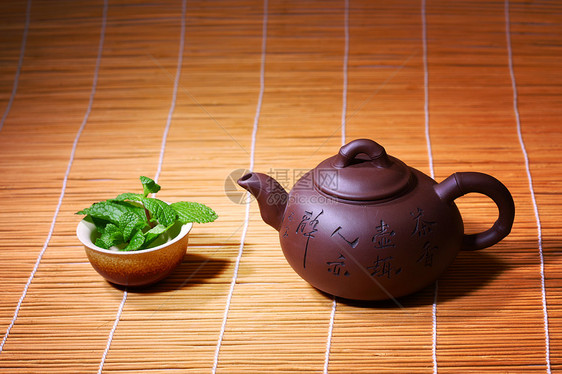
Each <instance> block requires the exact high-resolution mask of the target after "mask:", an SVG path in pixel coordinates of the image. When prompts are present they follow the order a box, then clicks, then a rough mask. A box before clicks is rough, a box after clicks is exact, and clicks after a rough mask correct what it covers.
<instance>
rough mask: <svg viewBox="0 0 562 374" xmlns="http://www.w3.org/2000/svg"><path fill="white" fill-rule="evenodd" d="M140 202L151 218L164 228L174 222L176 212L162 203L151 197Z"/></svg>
mask: <svg viewBox="0 0 562 374" xmlns="http://www.w3.org/2000/svg"><path fill="white" fill-rule="evenodd" d="M142 202H143V204H144V207H145V208H146V209H148V211H149V212H150V215H151V216H152V218H154V219H156V220H157V221H158V223H161V224H162V225H164V226H170V225H172V224H173V223H174V222H175V220H176V218H177V214H176V211H175V210H174V209H172V208H171V207H170V206H169V205H168V204H167V203H165V202H164V201H162V200H158V199H155V198H152V197H145V198H144V199H143V201H142Z"/></svg>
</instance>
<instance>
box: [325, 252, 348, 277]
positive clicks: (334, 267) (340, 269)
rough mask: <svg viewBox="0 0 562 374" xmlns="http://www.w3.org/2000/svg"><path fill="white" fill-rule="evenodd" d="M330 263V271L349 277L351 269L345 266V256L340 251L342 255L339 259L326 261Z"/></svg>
mask: <svg viewBox="0 0 562 374" xmlns="http://www.w3.org/2000/svg"><path fill="white" fill-rule="evenodd" d="M326 264H327V265H328V272H330V273H332V274H333V275H335V276H338V277H339V276H340V275H344V276H346V277H349V271H347V270H346V268H345V256H344V255H342V254H341V253H340V257H338V260H337V261H328V262H326Z"/></svg>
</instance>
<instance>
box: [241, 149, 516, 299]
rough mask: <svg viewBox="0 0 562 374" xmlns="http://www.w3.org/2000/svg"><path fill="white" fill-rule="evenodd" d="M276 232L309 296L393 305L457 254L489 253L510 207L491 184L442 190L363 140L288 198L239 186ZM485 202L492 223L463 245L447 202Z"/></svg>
mask: <svg viewBox="0 0 562 374" xmlns="http://www.w3.org/2000/svg"><path fill="white" fill-rule="evenodd" d="M238 184H239V185H240V186H242V187H243V188H245V189H247V190H248V191H249V192H250V193H251V194H252V195H254V196H255V197H256V199H257V201H258V204H259V207H260V211H261V216H262V218H263V220H264V221H265V222H266V223H267V224H269V225H271V226H272V227H274V228H275V229H276V230H278V231H279V238H280V241H281V247H282V249H283V252H284V254H285V257H286V259H287V261H288V262H289V264H290V265H291V266H292V267H293V269H294V270H295V271H296V272H297V273H298V274H299V275H300V276H301V277H302V278H303V279H305V280H306V281H308V282H309V283H310V284H311V285H313V286H314V287H316V288H318V289H320V290H322V291H324V292H327V293H329V294H332V295H335V296H339V297H343V298H347V299H357V300H382V299H392V298H397V297H400V296H404V295H407V294H410V293H412V292H415V291H418V290H420V289H422V288H424V287H426V286H428V285H430V284H431V283H433V282H434V281H435V280H436V279H437V278H438V277H439V276H440V275H441V274H442V273H443V272H444V271H445V269H446V268H447V267H448V266H449V265H450V264H451V262H453V260H454V259H455V257H456V255H457V253H458V252H459V250H468V251H471V250H476V249H482V248H485V247H489V246H491V245H494V244H496V243H497V242H499V241H500V240H501V239H503V238H504V237H506V236H507V235H508V234H509V232H510V231H511V227H512V225H513V219H514V215H515V207H514V203H513V198H512V197H511V194H510V193H509V191H508V190H507V188H506V187H505V186H504V185H503V184H502V183H501V182H499V181H498V180H497V179H495V178H494V177H491V176H489V175H487V174H482V173H475V172H461V173H455V174H453V175H451V176H449V177H448V178H447V179H445V180H444V181H442V182H441V183H436V182H435V181H434V180H433V179H432V178H430V177H428V176H427V175H425V174H423V173H422V172H420V171H418V170H416V169H414V168H411V167H409V166H407V165H406V164H404V163H403V162H402V161H400V160H398V159H396V158H394V157H392V156H388V155H387V154H386V151H385V149H384V148H383V147H382V146H380V145H379V144H377V143H375V142H374V141H372V140H368V139H358V140H354V141H352V142H350V143H348V144H347V145H345V146H343V147H341V149H340V152H339V154H337V155H335V156H333V157H330V158H328V159H326V160H324V161H322V162H321V163H320V164H319V165H318V166H317V167H316V168H315V169H313V170H311V171H309V172H308V173H306V174H305V175H304V176H303V177H302V178H301V179H300V180H299V181H298V182H297V183H296V184H295V185H294V187H293V189H292V191H291V192H290V193H289V194H288V193H287V192H286V191H285V190H284V189H283V187H281V185H280V184H279V183H278V182H277V181H275V180H274V179H273V178H271V177H269V176H267V175H265V174H260V173H249V174H246V175H245V176H243V177H242V178H240V179H239V180H238ZM469 192H479V193H482V194H485V195H487V196H489V197H490V198H491V199H492V200H493V201H494V202H495V203H496V205H497V207H498V210H499V217H498V219H497V221H496V222H495V223H494V225H493V226H492V227H491V228H490V229H488V230H487V231H484V232H481V233H478V234H473V235H465V234H464V227H463V221H462V218H461V215H460V213H459V210H458V209H457V207H456V205H455V203H454V200H455V199H456V198H457V197H460V196H462V195H465V194H467V193H469Z"/></svg>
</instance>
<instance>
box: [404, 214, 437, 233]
mask: <svg viewBox="0 0 562 374" xmlns="http://www.w3.org/2000/svg"><path fill="white" fill-rule="evenodd" d="M410 215H411V216H412V217H413V219H414V220H415V221H416V226H415V227H414V231H413V232H412V234H411V236H414V235H418V236H426V235H428V234H430V233H431V227H432V226H433V225H435V222H433V221H428V220H425V219H424V218H423V210H422V209H420V208H417V210H416V211H414V212H410Z"/></svg>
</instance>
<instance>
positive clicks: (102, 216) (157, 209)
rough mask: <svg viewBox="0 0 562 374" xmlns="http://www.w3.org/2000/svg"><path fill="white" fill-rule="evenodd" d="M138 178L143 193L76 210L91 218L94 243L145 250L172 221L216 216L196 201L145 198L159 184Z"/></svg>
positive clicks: (125, 249)
mask: <svg viewBox="0 0 562 374" xmlns="http://www.w3.org/2000/svg"><path fill="white" fill-rule="evenodd" d="M140 180H141V183H142V186H143V194H135V193H123V194H120V195H118V196H117V197H116V198H115V199H110V200H106V201H102V202H99V203H94V204H93V205H92V206H90V207H89V208H86V209H84V210H81V211H79V212H77V213H76V214H83V215H87V216H89V217H91V219H92V221H93V222H94V224H95V225H96V229H97V231H98V233H99V237H98V238H97V239H96V242H95V244H96V245H97V246H99V247H101V248H105V249H109V248H110V247H112V246H117V247H118V248H119V249H120V250H124V251H136V250H140V249H145V248H147V247H148V246H149V245H150V244H151V243H152V242H153V241H154V240H155V239H156V238H158V237H159V236H160V235H162V234H163V233H165V232H166V231H168V229H170V228H171V227H172V226H173V225H174V224H175V223H176V222H179V223H181V224H182V225H184V224H186V223H189V222H197V223H208V222H213V221H214V220H215V219H217V217H218V216H217V214H216V213H215V211H213V210H212V209H211V208H209V207H208V206H206V205H203V204H200V203H194V202H188V201H180V202H177V203H173V204H170V205H168V204H167V203H166V202H164V201H162V200H159V199H156V198H153V197H148V194H150V193H156V192H158V191H160V186H159V185H158V184H157V183H156V182H155V181H154V180H152V179H150V178H148V177H144V176H141V177H140Z"/></svg>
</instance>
